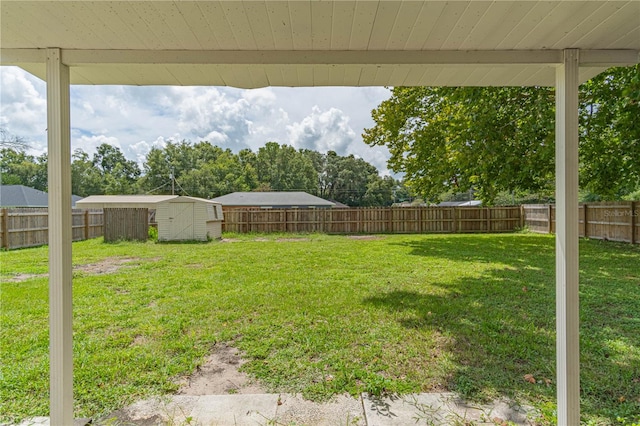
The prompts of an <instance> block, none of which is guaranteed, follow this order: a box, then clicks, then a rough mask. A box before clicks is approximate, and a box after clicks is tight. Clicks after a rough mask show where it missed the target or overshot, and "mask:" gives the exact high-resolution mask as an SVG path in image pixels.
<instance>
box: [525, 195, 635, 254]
mask: <svg viewBox="0 0 640 426" xmlns="http://www.w3.org/2000/svg"><path fill="white" fill-rule="evenodd" d="M523 210H524V218H525V219H524V223H525V225H526V226H527V227H528V228H529V229H530V230H531V231H533V232H541V233H554V232H555V231H556V219H555V213H556V208H555V206H554V205H552V204H527V205H524V206H523ZM579 220H580V226H579V230H580V236H581V237H587V238H594V239H600V240H610V241H621V242H627V243H631V244H640V202H638V201H615V202H613V201H610V202H601V203H581V204H580V206H579Z"/></svg>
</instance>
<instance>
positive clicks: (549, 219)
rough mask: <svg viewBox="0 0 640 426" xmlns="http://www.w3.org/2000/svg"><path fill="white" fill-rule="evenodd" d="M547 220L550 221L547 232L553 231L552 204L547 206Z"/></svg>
mask: <svg viewBox="0 0 640 426" xmlns="http://www.w3.org/2000/svg"><path fill="white" fill-rule="evenodd" d="M547 220H548V221H549V223H548V224H547V234H550V233H551V204H549V205H548V206H547Z"/></svg>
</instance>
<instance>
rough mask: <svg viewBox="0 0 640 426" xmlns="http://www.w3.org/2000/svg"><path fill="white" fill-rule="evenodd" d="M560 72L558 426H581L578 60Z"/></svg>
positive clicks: (572, 54) (572, 53)
mask: <svg viewBox="0 0 640 426" xmlns="http://www.w3.org/2000/svg"><path fill="white" fill-rule="evenodd" d="M578 54H579V52H578V50H577V49H567V50H565V51H564V62H563V64H562V65H560V66H559V67H558V69H557V71H556V333H557V334H556V367H557V373H556V377H557V385H558V425H561V426H569V425H579V424H580V342H579V336H580V335H579V323H580V317H579V310H578V86H579V82H578V67H579V65H578V64H579V58H578Z"/></svg>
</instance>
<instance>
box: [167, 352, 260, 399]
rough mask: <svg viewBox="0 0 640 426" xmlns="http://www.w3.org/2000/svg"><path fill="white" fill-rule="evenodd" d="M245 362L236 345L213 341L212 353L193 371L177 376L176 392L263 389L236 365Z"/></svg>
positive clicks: (231, 391)
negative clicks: (178, 377)
mask: <svg viewBox="0 0 640 426" xmlns="http://www.w3.org/2000/svg"><path fill="white" fill-rule="evenodd" d="M244 363H245V360H243V359H242V354H241V353H240V351H239V350H238V349H237V348H234V347H233V346H230V345H228V344H227V343H218V344H216V345H215V347H214V350H213V353H212V354H211V355H210V356H209V357H207V359H206V361H205V363H204V364H203V365H202V366H200V367H198V369H197V370H196V372H194V373H193V374H192V375H190V376H188V377H185V378H183V379H182V380H180V385H181V386H180V389H179V390H178V394H179V395H226V394H254V393H265V390H264V389H263V388H262V387H261V386H260V385H259V384H257V383H255V382H253V381H252V379H251V378H250V377H249V376H248V375H247V374H246V373H243V372H241V371H238V369H239V368H240V367H241V366H242V364H244Z"/></svg>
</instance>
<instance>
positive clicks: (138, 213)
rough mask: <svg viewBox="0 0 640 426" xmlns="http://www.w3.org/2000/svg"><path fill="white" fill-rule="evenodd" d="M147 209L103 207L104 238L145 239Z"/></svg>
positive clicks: (146, 236) (146, 235)
mask: <svg viewBox="0 0 640 426" xmlns="http://www.w3.org/2000/svg"><path fill="white" fill-rule="evenodd" d="M147 239H149V209H131V208H126V209H104V240H105V242H114V241H118V240H129V241H147Z"/></svg>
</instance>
